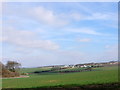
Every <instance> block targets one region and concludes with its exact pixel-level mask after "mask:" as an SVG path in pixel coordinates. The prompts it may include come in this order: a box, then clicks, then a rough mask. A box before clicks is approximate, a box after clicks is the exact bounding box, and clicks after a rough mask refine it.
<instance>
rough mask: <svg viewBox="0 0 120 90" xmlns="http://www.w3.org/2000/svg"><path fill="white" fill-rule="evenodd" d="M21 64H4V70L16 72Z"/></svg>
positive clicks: (10, 62)
mask: <svg viewBox="0 0 120 90" xmlns="http://www.w3.org/2000/svg"><path fill="white" fill-rule="evenodd" d="M20 66H21V64H20V63H18V62H15V61H8V62H7V64H6V68H7V69H8V70H10V71H12V72H18V70H19V69H20Z"/></svg>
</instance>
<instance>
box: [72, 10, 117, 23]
mask: <svg viewBox="0 0 120 90" xmlns="http://www.w3.org/2000/svg"><path fill="white" fill-rule="evenodd" d="M117 15H118V14H117V13H111V12H106V13H104V12H103V13H101V12H90V14H88V15H86V14H81V13H79V12H78V13H71V15H70V18H73V19H74V20H77V21H80V20H109V21H111V20H112V21H117Z"/></svg>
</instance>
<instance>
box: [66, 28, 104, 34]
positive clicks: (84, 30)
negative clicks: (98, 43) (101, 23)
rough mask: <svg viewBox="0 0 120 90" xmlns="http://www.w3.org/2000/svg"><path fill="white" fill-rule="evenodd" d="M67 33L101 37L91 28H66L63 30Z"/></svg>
mask: <svg viewBox="0 0 120 90" xmlns="http://www.w3.org/2000/svg"><path fill="white" fill-rule="evenodd" d="M65 30H67V31H69V32H74V33H84V34H91V35H102V34H101V33H99V32H96V31H95V30H94V29H91V28H68V29H65Z"/></svg>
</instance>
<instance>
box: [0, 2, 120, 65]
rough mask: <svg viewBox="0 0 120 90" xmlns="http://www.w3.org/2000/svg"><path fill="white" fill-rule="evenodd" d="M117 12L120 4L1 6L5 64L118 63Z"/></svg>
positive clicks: (25, 4) (27, 3) (1, 40)
mask: <svg viewBox="0 0 120 90" xmlns="http://www.w3.org/2000/svg"><path fill="white" fill-rule="evenodd" d="M117 9H118V6H117V2H116V3H115V2H114V3H113V2H111V3H110V2H106V3H105V2H101V3H100V2H96V3H95V2H74V3H70V2H66V3H62V2H61V3H60V2H58V3H57V2H56V3H55V2H46V3H43V2H37V3H30V2H26V3H25V2H21V3H20V2H19V3H17V2H16V3H13V2H11V3H10V2H9V3H3V4H2V20H3V22H2V26H3V30H2V36H1V37H0V43H2V56H1V60H2V62H6V61H7V60H14V61H18V62H20V63H22V66H24V67H35V66H44V65H58V64H78V63H86V62H104V61H111V60H117V56H118V55H117V52H118V51H117V50H118V27H117V19H118V18H117V14H118V11H117ZM0 45H1V44H0Z"/></svg>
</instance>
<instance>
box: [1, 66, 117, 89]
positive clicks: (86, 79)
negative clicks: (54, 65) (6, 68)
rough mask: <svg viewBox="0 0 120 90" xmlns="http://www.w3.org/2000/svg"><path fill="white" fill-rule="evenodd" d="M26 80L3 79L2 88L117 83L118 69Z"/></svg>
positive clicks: (102, 68)
mask: <svg viewBox="0 0 120 90" xmlns="http://www.w3.org/2000/svg"><path fill="white" fill-rule="evenodd" d="M49 69H50V68H28V69H27V68H26V69H22V71H21V72H27V73H30V72H34V71H36V70H49ZM29 76H30V77H27V78H14V79H3V85H2V87H3V88H37V87H52V86H66V85H68V86H69V85H70V87H71V86H76V85H77V86H81V85H89V84H103V83H114V82H118V67H117V66H113V67H100V68H94V70H93V71H84V72H75V73H45V74H30V75H29Z"/></svg>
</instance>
